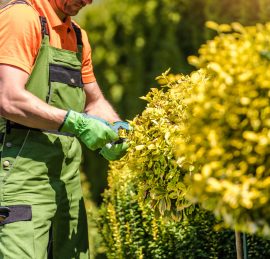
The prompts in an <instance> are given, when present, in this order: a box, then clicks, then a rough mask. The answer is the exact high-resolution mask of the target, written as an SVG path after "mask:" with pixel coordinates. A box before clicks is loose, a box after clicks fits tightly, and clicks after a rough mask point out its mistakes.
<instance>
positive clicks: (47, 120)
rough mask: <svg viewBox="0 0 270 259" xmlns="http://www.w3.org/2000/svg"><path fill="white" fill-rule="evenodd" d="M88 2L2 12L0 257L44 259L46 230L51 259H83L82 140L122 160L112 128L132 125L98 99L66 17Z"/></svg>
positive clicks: (85, 53) (80, 41)
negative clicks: (121, 119)
mask: <svg viewBox="0 0 270 259" xmlns="http://www.w3.org/2000/svg"><path fill="white" fill-rule="evenodd" d="M91 2H92V1H91V0H13V1H10V2H9V3H7V4H5V5H2V6H1V9H0V116H1V117H0V152H1V167H0V258H1V259H2V258H9V259H19V258H20V259H21V258H22V259H28V258H33V259H39V258H46V257H47V247H48V242H49V232H50V231H49V230H50V229H52V237H53V238H52V240H53V243H52V248H53V258H61V259H68V258H88V257H89V252H88V239H87V224H86V215H85V208H84V204H83V199H82V193H81V187H80V179H79V165H80V159H81V148H80V144H79V141H81V142H83V143H84V144H85V145H86V147H88V148H89V149H91V150H96V149H101V154H102V155H103V156H104V157H105V158H107V159H109V160H114V159H119V158H120V157H121V156H122V155H123V154H124V152H125V150H126V148H127V144H126V143H124V142H123V143H120V142H121V141H119V137H118V134H117V129H118V128H119V126H122V127H124V128H127V127H128V125H127V124H126V123H124V122H121V121H120V118H119V116H118V115H117V113H116V112H115V111H114V110H113V108H112V107H111V105H110V104H109V103H108V101H107V100H105V98H104V96H103V95H102V92H101V90H100V88H99V86H98V84H97V82H96V79H95V77H94V73H93V69H92V63H91V49H90V46H89V43H88V40H87V36H86V33H85V32H84V31H83V30H81V29H80V28H79V26H78V25H77V24H75V23H74V22H72V21H71V19H70V16H73V15H76V14H77V13H78V12H79V10H80V9H81V8H82V7H84V6H85V5H87V4H90V3H91ZM2 3H3V2H2ZM86 114H87V115H86ZM108 143H114V144H113V145H112V144H109V145H106V144H108ZM51 227H52V228H51Z"/></svg>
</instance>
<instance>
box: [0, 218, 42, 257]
mask: <svg viewBox="0 0 270 259" xmlns="http://www.w3.org/2000/svg"><path fill="white" fill-rule="evenodd" d="M34 242H35V239H34V225H33V222H32V221H19V222H14V223H11V224H6V225H4V226H0V258H1V259H15V258H22V259H37V258H36V256H35V243H34Z"/></svg>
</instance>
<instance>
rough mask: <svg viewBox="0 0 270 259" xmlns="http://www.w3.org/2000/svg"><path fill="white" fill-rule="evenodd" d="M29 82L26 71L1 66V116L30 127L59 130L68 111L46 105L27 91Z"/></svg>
mask: <svg viewBox="0 0 270 259" xmlns="http://www.w3.org/2000/svg"><path fill="white" fill-rule="evenodd" d="M27 80H28V74H27V73H25V72H24V71H22V70H20V69H17V68H15V67H12V66H7V65H0V116H2V117H4V118H6V119H8V120H11V121H14V122H17V123H20V124H23V125H25V126H28V127H33V128H40V129H50V130H55V129H58V128H59V126H60V125H61V124H62V122H63V120H64V117H65V115H66V111H64V110H60V109H57V108H55V107H52V106H50V105H48V104H46V103H45V102H43V101H42V100H40V99H39V98H37V97H36V96H34V95H33V94H31V93H30V92H29V91H27V90H26V89H25V84H26V82H27ZM37 87H39V86H38V85H37Z"/></svg>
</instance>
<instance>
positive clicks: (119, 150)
mask: <svg viewBox="0 0 270 259" xmlns="http://www.w3.org/2000/svg"><path fill="white" fill-rule="evenodd" d="M110 127H111V128H112V129H113V130H114V131H115V132H117V133H118V130H119V129H125V130H127V131H128V130H131V127H130V125H129V123H128V122H125V121H116V122H114V123H112V124H111V126H110ZM127 148H128V143H127V140H126V139H123V138H120V139H119V140H117V141H114V142H111V143H108V144H106V145H105V147H103V148H102V149H101V151H100V154H101V155H102V156H103V157H104V158H106V159H107V160H110V161H113V160H118V159H120V158H121V157H123V156H124V155H125V154H126V151H127Z"/></svg>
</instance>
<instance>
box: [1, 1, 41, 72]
mask: <svg viewBox="0 0 270 259" xmlns="http://www.w3.org/2000/svg"><path fill="white" fill-rule="evenodd" d="M41 37H42V36H41V27H40V22H39V16H38V14H37V12H36V11H35V10H34V9H33V8H32V7H31V6H28V5H25V4H15V5H13V6H9V7H7V8H6V9H4V10H3V11H2V12H1V13H0V64H7V65H12V66H15V67H18V68H20V69H22V70H24V71H25V72H27V73H28V74H30V73H31V71H32V68H33V65H34V62H35V58H36V56H37V54H38V50H39V48H40V44H41Z"/></svg>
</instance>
